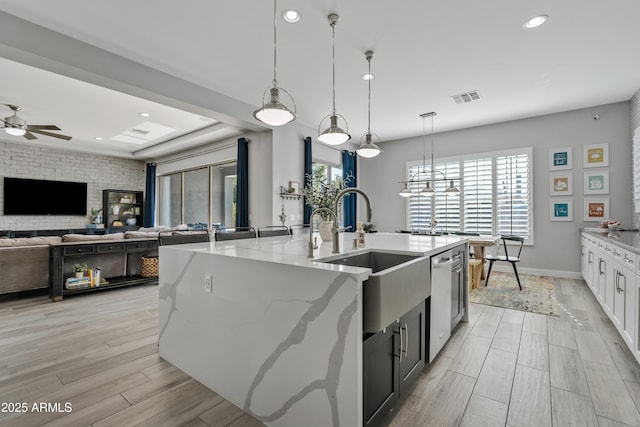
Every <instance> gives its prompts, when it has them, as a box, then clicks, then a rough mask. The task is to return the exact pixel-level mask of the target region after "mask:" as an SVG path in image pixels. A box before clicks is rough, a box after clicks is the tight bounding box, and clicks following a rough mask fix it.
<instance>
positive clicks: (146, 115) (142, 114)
mask: <svg viewBox="0 0 640 427" xmlns="http://www.w3.org/2000/svg"><path fill="white" fill-rule="evenodd" d="M138 115H139V116H142V117H151V114H149V113H145V112H141V113H138Z"/></svg>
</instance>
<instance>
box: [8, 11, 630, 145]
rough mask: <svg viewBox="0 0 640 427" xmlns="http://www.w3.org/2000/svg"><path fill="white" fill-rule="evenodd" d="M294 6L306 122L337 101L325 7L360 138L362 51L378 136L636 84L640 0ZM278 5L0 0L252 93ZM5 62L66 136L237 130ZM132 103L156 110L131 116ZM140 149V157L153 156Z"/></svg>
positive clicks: (13, 98)
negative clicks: (469, 95) (428, 117)
mask: <svg viewBox="0 0 640 427" xmlns="http://www.w3.org/2000/svg"><path fill="white" fill-rule="evenodd" d="M287 7H292V8H295V9H297V10H299V11H300V12H301V13H302V20H301V21H300V22H299V23H298V24H295V25H292V24H287V23H285V22H284V21H282V19H279V22H278V80H279V83H280V86H281V87H283V88H285V89H286V90H287V91H289V92H290V93H291V94H292V95H293V97H294V98H295V101H296V104H297V110H298V111H297V112H298V120H299V122H301V123H302V124H305V125H307V126H309V127H311V128H314V129H317V127H318V124H319V122H320V120H321V119H322V118H323V117H324V116H325V115H327V114H329V113H330V111H331V29H330V26H329V24H328V22H327V15H328V14H329V13H331V12H335V13H338V14H339V15H340V22H339V24H338V25H337V27H336V79H337V87H336V96H337V99H336V107H337V111H338V113H340V114H342V115H344V116H345V117H346V118H347V120H348V123H349V128H350V133H351V134H352V135H353V137H354V141H356V142H357V141H358V140H359V138H360V136H361V135H362V134H363V133H364V132H365V130H366V127H367V84H366V82H364V81H362V80H361V79H360V76H361V75H362V74H364V73H365V72H366V70H367V62H366V60H365V59H364V52H365V51H366V50H369V49H371V50H373V51H374V52H375V57H374V59H373V61H372V69H373V73H374V74H375V76H376V78H375V80H373V81H372V101H371V102H372V112H371V121H372V122H371V130H372V131H373V132H374V133H376V134H378V135H379V136H380V137H381V139H382V140H383V141H389V140H394V139H399V138H404V137H409V136H415V135H419V134H421V133H422V132H423V123H422V119H420V117H419V115H420V114H421V113H424V112H428V111H436V112H438V116H437V117H436V119H435V128H436V129H435V130H436V132H439V131H446V130H453V129H460V128H465V127H471V126H478V125H484V124H490V123H496V122H501V121H508V120H514V119H519V118H525V117H531V116H537V115H542V114H549V113H554V112H559V111H566V110H573V109H577V108H584V107H589V106H594V105H601V104H607V103H611V102H618V101H626V100H629V99H630V98H631V96H632V95H633V94H634V93H635V92H636V91H637V90H638V89H639V88H640V55H639V54H638V52H639V49H638V48H639V47H638V44H639V42H640V25H638V19H639V17H640V2H639V1H631V0H611V1H608V2H602V1H595V0H563V1H549V0H545V1H528V2H522V1H520V2H515V1H513V0H486V1H483V2H477V1H467V2H455V1H450V2H426V1H424V0H405V1H403V2H390V1H383V0H350V1H348V2H347V1H343V2H338V1H337V0H314V1H312V0H298V1H294V0H280V1H279V2H278V9H279V10H282V9H285V8H287ZM272 8H273V3H272V2H271V1H268V0H266V1H265V0H234V1H209V2H204V1H197V2H175V1H167V0H153V1H152V0H137V1H135V2H131V1H125V0H112V1H108V2H106V1H105V2H95V1H91V2H88V1H86V0H57V1H55V2H52V1H50V0H29V1H22V0H0V9H1V10H2V11H4V12H6V13H9V14H12V15H15V16H17V17H20V18H22V19H25V20H27V21H30V22H33V23H36V24H38V25H41V26H43V27H46V28H49V29H51V30H54V31H57V32H60V33H62V34H65V35H67V36H70V37H73V38H75V39H78V40H81V41H83V42H86V43H89V44H91V45H94V46H97V47H99V48H102V49H104V50H106V51H109V52H112V53H115V54H117V55H120V56H122V57H125V58H128V59H131V60H133V61H136V62H138V63H141V64H144V65H146V66H148V67H151V68H154V69H157V70H160V71H163V72H165V73H168V74H170V75H172V76H175V77H178V78H181V79H184V80H186V81H189V82H192V83H195V84H197V85H200V86H203V87H205V88H208V89H210V90H212V91H215V92H217V93H220V94H223V95H227V96H229V97H231V98H234V99H236V100H239V101H241V102H243V103H246V104H250V105H253V106H256V107H257V106H258V105H259V104H260V102H261V97H262V93H263V91H264V90H265V89H266V88H267V86H269V85H270V83H271V79H272V73H273V71H272V67H273V51H272V48H273V47H272V38H271V37H272V31H273V29H272V22H273V21H272V10H273V9H272ZM540 13H545V14H548V15H549V16H550V20H549V22H548V23H547V24H546V25H544V26H543V27H540V28H538V29H535V30H524V29H523V27H522V24H523V22H524V20H525V19H526V18H528V17H531V16H533V15H537V14H540ZM41 43H43V44H46V43H47V41H46V40H42V41H41ZM0 76H2V79H3V81H4V82H7V81H10V82H13V83H14V84H11V85H3V86H2V89H0V102H2V103H14V104H18V105H22V106H23V107H24V111H23V112H21V114H20V116H21V117H23V118H25V119H26V120H27V121H28V122H30V123H35V124H57V125H58V126H60V127H61V128H62V129H63V133H65V134H68V135H71V136H73V137H74V139H73V140H72V141H71V142H70V143H69V144H77V145H79V147H75V148H80V146H81V147H82V149H87V150H96V151H98V152H105V151H109V152H113V153H115V152H118V153H121V154H122V155H129V156H133V157H136V155H135V154H132V153H135V152H136V151H138V150H140V147H138V146H133V145H132V144H124V143H109V142H107V140H108V139H109V138H110V137H112V136H114V135H117V134H119V133H122V132H123V131H125V130H127V129H129V128H131V127H134V126H136V125H137V124H139V123H140V122H142V121H145V120H150V121H152V122H155V123H158V124H160V125H163V126H168V127H171V128H174V129H176V132H175V133H173V134H170V135H168V136H167V138H164V139H162V140H158V141H154V142H152V143H148V144H147V145H153V144H155V143H157V142H162V141H164V140H166V139H172V138H175V137H177V136H180V135H184V134H190V132H193V131H197V132H196V134H195V135H196V136H198V137H199V138H200V139H199V140H198V141H200V142H202V141H205V140H206V141H210V140H212V139H216V138H220V137H226V136H229V135H233V134H237V133H239V132H242V128H241V127H238V126H237V124H234V126H230V127H227V126H226V125H225V124H224V123H218V124H215V121H210V122H206V121H203V119H206V117H205V116H206V115H202V114H193V113H188V112H186V111H180V110H177V109H175V108H171V107H167V106H162V105H159V104H157V103H153V102H150V101H144V100H142V99H139V98H135V97H132V96H130V95H124V94H121V93H117V92H114V91H112V90H107V89H103V88H100V87H97V86H94V85H90V84H87V83H82V82H78V81H75V80H71V79H69V78H67V77H61V76H59V75H54V74H51V73H48V72H44V71H42V70H37V69H33V68H29V67H26V66H24V65H19V64H17V63H14V62H12V61H8V60H0ZM471 90H478V91H479V92H480V94H481V96H482V99H481V100H480V101H476V102H473V103H470V104H462V105H457V104H455V103H454V102H453V101H452V100H451V99H450V96H451V95H455V94H458V93H461V92H467V91H471ZM140 111H146V112H149V113H151V114H152V116H151V117H150V118H149V119H144V118H142V117H139V116H137V113H138V112H140ZM221 113H227V112H224V111H221ZM7 115H9V111H8V109H7V114H2V116H3V117H4V116H7ZM239 119H240V120H244V121H246V122H253V124H254V126H255V125H256V124H257V122H255V120H254V119H252V118H251V117H240V118H239ZM212 124H213V127H212V128H209V129H205V130H198V129H201V128H206V127H207V126H210V125H212ZM210 130H213V131H215V132H212V133H210V132H209V131H210ZM95 136H102V137H103V138H104V139H105V141H102V142H98V141H95V140H94V139H93V138H94V137H95ZM3 138H5V136H4V135H3ZM5 139H9V140H13V139H16V140H20V138H14V137H9V136H6V138H5ZM190 139H192V138H191V137H189V136H182V137H181V138H179V139H178V142H182V143H183V144H189V143H192V142H193V141H189V140H190ZM37 142H44V143H51V144H54V145H56V146H61V145H62V144H63V143H64V141H58V140H53V139H51V138H47V137H42V138H40V139H39V140H38V141H37ZM65 144H66V143H65ZM113 144H115V145H113ZM168 145H170V144H164V146H165V147H166V146H168ZM100 150H102V151H100ZM139 153H140V152H139ZM144 153H146V154H144V155H141V154H139V155H138V156H137V157H145V156H146V157H149V156H151V157H152V156H153V152H152V151H149V150H147V151H146V152H144Z"/></svg>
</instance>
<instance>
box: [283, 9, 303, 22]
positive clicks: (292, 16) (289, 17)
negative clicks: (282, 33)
mask: <svg viewBox="0 0 640 427" xmlns="http://www.w3.org/2000/svg"><path fill="white" fill-rule="evenodd" d="M282 17H283V18H284V20H285V21H287V22H288V23H290V24H295V23H296V22H298V21H300V12H298V11H297V10H294V9H286V10H285V11H283V12H282Z"/></svg>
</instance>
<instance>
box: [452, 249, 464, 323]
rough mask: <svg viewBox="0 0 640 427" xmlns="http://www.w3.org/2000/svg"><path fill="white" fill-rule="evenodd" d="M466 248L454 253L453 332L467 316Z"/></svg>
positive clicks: (455, 250) (456, 250) (454, 250)
mask: <svg viewBox="0 0 640 427" xmlns="http://www.w3.org/2000/svg"><path fill="white" fill-rule="evenodd" d="M467 257H468V255H467V251H466V247H464V246H460V247H457V248H454V249H453V251H452V258H451V259H452V265H451V330H452V331H453V328H455V327H456V325H457V324H458V323H459V322H460V320H462V318H463V317H464V315H465V307H466V304H465V302H466V301H465V298H466V297H465V286H466V284H467V278H466V274H465V272H466V269H465V268H464V266H465V265H466V264H467Z"/></svg>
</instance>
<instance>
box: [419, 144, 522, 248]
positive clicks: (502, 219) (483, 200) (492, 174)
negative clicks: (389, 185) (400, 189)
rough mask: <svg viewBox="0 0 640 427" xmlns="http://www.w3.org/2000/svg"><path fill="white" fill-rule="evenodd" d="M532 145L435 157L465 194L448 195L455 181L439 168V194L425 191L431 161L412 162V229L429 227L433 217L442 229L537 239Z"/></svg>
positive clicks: (437, 165) (435, 165)
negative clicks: (424, 193)
mask: <svg viewBox="0 0 640 427" xmlns="http://www.w3.org/2000/svg"><path fill="white" fill-rule="evenodd" d="M532 156H533V150H532V149H531V147H527V148H521V149H516V150H509V151H501V152H493V153H483V154H473V155H465V156H460V157H456V158H447V159H439V160H434V168H435V170H436V171H440V172H442V173H444V174H445V175H446V177H447V179H449V180H451V179H453V180H454V185H455V186H456V187H458V189H459V190H460V193H459V195H454V196H447V195H445V194H444V190H445V189H446V188H447V186H448V185H449V182H445V181H443V180H442V174H441V173H439V172H436V173H435V174H434V178H435V179H436V181H435V182H434V185H433V187H434V188H435V189H436V195H435V196H433V197H425V196H421V195H419V192H420V190H422V189H423V188H424V187H425V186H426V180H427V178H429V177H431V165H423V163H422V162H418V161H415V162H409V163H407V179H408V180H409V181H410V182H409V184H408V187H409V189H410V190H411V192H412V193H414V195H413V196H412V197H409V198H407V227H408V229H409V230H412V231H427V230H429V229H430V224H431V221H432V219H435V220H436V221H437V227H436V229H437V231H445V232H456V231H463V232H467V233H479V234H492V235H500V234H515V235H518V236H523V237H525V238H526V239H527V240H526V242H527V243H528V244H532V243H533V226H532V220H531V218H532V216H531V213H532V212H533V205H532V200H533V199H532V194H533V193H532V189H531V182H532V176H531V170H532V164H531V161H532ZM432 212H433V216H432Z"/></svg>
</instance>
